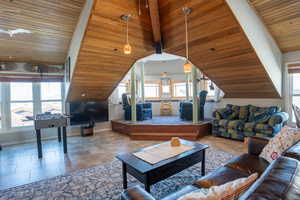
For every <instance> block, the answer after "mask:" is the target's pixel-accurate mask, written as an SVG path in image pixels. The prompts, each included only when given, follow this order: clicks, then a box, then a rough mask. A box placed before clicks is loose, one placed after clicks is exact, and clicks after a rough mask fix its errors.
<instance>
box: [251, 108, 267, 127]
mask: <svg viewBox="0 0 300 200" xmlns="http://www.w3.org/2000/svg"><path fill="white" fill-rule="evenodd" d="M270 117H271V114H270V112H269V111H267V110H263V111H257V112H254V121H255V122H257V123H262V124H264V123H266V122H268V121H269V119H270Z"/></svg>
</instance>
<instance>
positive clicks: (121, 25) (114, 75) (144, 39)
mask: <svg viewBox="0 0 300 200" xmlns="http://www.w3.org/2000/svg"><path fill="white" fill-rule="evenodd" d="M138 8H139V4H138V0H128V1H126V3H120V0H97V1H95V4H94V8H93V11H92V14H91V17H90V19H89V22H88V25H87V30H86V33H85V36H84V39H83V41H82V44H81V49H80V52H79V55H78V60H77V63H76V67H75V71H74V74H73V78H72V80H71V85H70V91H69V93H68V94H69V95H68V101H92V100H104V99H107V98H108V97H109V95H110V94H111V92H112V91H113V90H114V89H115V87H116V86H117V85H118V83H119V81H121V80H122V78H123V77H124V76H125V75H126V73H127V72H128V71H129V69H130V68H131V67H132V65H133V64H134V63H135V61H136V60H137V59H139V58H142V57H145V56H148V55H150V54H152V53H153V52H154V46H153V36H152V28H151V20H150V16H149V12H148V10H147V9H145V7H144V6H142V14H141V15H139V14H138ZM128 13H130V14H131V15H132V17H131V19H130V20H129V43H130V45H131V46H132V53H131V54H130V55H125V54H124V53H123V46H124V44H125V41H126V40H125V35H126V23H125V22H124V21H122V20H121V19H120V16H121V15H123V14H128Z"/></svg>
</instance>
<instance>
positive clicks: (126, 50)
mask: <svg viewBox="0 0 300 200" xmlns="http://www.w3.org/2000/svg"><path fill="white" fill-rule="evenodd" d="M130 17H131V14H126V15H122V16H121V19H122V20H124V21H126V44H125V45H124V48H123V51H124V54H126V55H129V54H131V46H130V44H129V39H128V21H129V19H130Z"/></svg>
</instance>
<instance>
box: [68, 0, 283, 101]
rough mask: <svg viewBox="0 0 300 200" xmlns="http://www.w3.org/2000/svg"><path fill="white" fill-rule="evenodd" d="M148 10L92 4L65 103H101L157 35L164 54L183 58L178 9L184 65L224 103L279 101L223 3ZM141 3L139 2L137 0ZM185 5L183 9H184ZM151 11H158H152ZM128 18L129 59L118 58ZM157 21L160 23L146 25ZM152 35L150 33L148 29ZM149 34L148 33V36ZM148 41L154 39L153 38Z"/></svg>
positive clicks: (169, 3)
mask: <svg viewBox="0 0 300 200" xmlns="http://www.w3.org/2000/svg"><path fill="white" fill-rule="evenodd" d="M153 1H157V0H149V4H150V9H149V10H150V12H151V11H152V12H151V17H150V14H149V10H148V9H146V8H145V7H144V6H142V14H141V15H138V7H139V4H138V2H139V1H138V0H128V1H126V4H125V3H120V1H119V0H96V1H95V5H94V8H93V11H92V14H91V17H90V19H89V22H88V26H87V30H86V33H85V36H84V39H83V42H82V44H81V49H80V52H79V56H78V60H77V63H76V68H75V71H74V75H73V78H72V80H71V86H70V90H69V93H68V100H69V101H90V100H104V99H107V98H108V97H109V95H110V94H111V92H112V91H113V90H114V88H115V87H116V86H117V85H118V83H119V81H121V80H122V78H123V77H124V75H125V74H126V73H127V72H128V70H129V69H130V67H131V66H132V65H133V63H134V62H135V61H136V60H137V59H139V58H142V57H144V56H147V55H150V54H152V53H153V51H154V49H155V48H154V44H157V43H158V42H159V41H157V38H159V34H157V33H158V31H160V32H161V36H162V41H163V44H164V51H165V52H167V53H171V54H175V55H179V56H185V29H184V15H183V13H182V10H181V9H182V7H185V6H187V7H189V8H191V9H192V14H191V15H190V16H189V37H190V42H189V45H190V60H191V62H192V63H193V64H195V65H196V66H197V67H198V68H199V69H200V70H202V71H203V72H204V73H205V74H206V75H207V76H208V77H209V78H210V79H212V80H213V81H214V82H215V83H216V84H217V85H218V86H219V87H220V88H221V89H222V90H223V91H224V92H225V94H226V97H228V98H279V97H280V96H279V94H278V93H277V91H276V89H275V88H274V85H273V83H272V81H271V80H270V77H268V74H267V72H266V71H265V68H264V67H263V66H262V64H261V62H260V60H259V59H258V57H257V54H256V53H255V51H254V50H253V48H252V46H251V45H250V43H249V41H248V39H247V37H246V36H245V34H244V32H243V31H242V29H241V27H240V25H239V23H238V22H237V20H236V19H235V17H234V16H233V14H232V12H231V10H230V8H229V7H228V5H227V4H226V2H225V1H224V0H213V1H210V0H197V1H182V0H159V1H158V2H156V3H157V4H156V3H154V4H153ZM141 2H145V1H141ZM185 3H187V4H185ZM155 7H158V8H159V10H158V11H157V12H153V10H154V11H155V9H153V8H155ZM127 13H131V14H132V16H133V17H132V19H131V20H130V24H129V37H130V43H131V45H132V47H133V52H132V54H131V55H124V54H123V50H122V49H123V45H124V43H125V23H124V22H123V21H122V20H121V19H120V16H121V15H122V14H127ZM157 16H159V19H160V23H151V19H152V20H153V19H154V20H155V19H157ZM154 29H155V31H154V32H153V31H152V30H154ZM153 33H154V34H153ZM153 35H154V36H158V37H155V38H156V39H155V40H154V39H153Z"/></svg>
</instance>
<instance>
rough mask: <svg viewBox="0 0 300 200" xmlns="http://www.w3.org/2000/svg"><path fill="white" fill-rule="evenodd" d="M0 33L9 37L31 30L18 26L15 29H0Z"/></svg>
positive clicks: (27, 32) (28, 32)
mask: <svg viewBox="0 0 300 200" xmlns="http://www.w3.org/2000/svg"><path fill="white" fill-rule="evenodd" d="M0 33H4V34H8V35H9V36H10V37H13V36H14V35H16V34H30V33H32V32H31V31H29V30H25V29H21V28H18V29H15V30H4V29H0Z"/></svg>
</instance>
